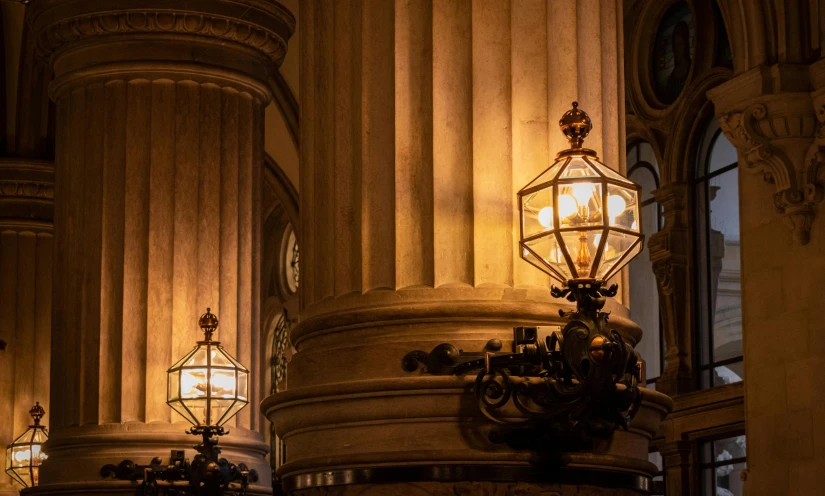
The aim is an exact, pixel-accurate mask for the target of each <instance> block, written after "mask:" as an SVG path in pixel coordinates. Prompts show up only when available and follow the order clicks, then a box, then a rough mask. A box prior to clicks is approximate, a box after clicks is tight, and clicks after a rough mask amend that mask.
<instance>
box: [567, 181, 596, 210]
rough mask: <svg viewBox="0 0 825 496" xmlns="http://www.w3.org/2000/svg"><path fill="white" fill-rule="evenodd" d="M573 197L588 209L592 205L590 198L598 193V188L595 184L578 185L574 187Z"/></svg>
mask: <svg viewBox="0 0 825 496" xmlns="http://www.w3.org/2000/svg"><path fill="white" fill-rule="evenodd" d="M571 189H572V190H573V197H574V198H575V199H576V201H577V202H578V203H579V205H580V206H582V207H586V206H587V204H588V203H590V198H591V197H592V196H593V193H595V192H596V186H595V185H594V184H593V183H578V184H574V185H572V188H571Z"/></svg>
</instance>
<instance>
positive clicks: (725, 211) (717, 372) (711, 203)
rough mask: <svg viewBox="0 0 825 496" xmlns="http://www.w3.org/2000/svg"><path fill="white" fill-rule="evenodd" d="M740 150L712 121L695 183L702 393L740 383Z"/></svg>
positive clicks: (705, 138) (698, 164)
mask: <svg viewBox="0 0 825 496" xmlns="http://www.w3.org/2000/svg"><path fill="white" fill-rule="evenodd" d="M738 186H739V183H738V169H737V156H736V149H735V148H734V147H733V145H731V143H730V141H728V139H727V138H726V137H725V135H724V134H722V131H721V130H720V129H719V122H718V121H717V120H716V119H713V120H712V121H711V122H710V123H709V124H708V126H707V128H706V130H705V133H704V135H703V137H702V143H701V146H700V150H699V161H698V163H697V167H696V175H695V178H694V188H693V192H694V205H695V211H694V213H695V223H694V225H695V226H696V229H695V232H696V236H695V240H696V243H695V247H694V248H695V260H696V263H695V265H694V266H695V286H694V287H695V288H696V291H695V302H694V310H695V321H696V330H697V331H698V340H697V341H698V346H697V352H698V358H699V363H698V365H699V371H700V387H702V388H706V387H713V386H721V385H724V384H731V383H734V382H739V381H741V380H742V300H741V282H740V275H739V271H740V265H739V187H738Z"/></svg>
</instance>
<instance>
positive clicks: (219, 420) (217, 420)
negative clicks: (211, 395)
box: [210, 398, 235, 425]
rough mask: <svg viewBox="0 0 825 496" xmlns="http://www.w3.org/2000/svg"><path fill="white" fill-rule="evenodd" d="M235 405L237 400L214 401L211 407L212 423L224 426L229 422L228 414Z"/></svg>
mask: <svg viewBox="0 0 825 496" xmlns="http://www.w3.org/2000/svg"><path fill="white" fill-rule="evenodd" d="M234 403H235V399H234V398H233V399H225V400H212V402H211V403H210V407H211V409H212V423H213V424H215V425H223V424H224V422H226V421H227V420H229V416H227V412H228V411H229V409H230V408H231V407H232V405H233V404H234Z"/></svg>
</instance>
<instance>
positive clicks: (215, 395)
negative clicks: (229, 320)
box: [166, 309, 249, 427]
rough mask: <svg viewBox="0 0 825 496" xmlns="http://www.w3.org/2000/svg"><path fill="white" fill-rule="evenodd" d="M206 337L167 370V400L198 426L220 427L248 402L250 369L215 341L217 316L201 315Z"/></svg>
mask: <svg viewBox="0 0 825 496" xmlns="http://www.w3.org/2000/svg"><path fill="white" fill-rule="evenodd" d="M200 326H201V328H202V329H203V330H204V333H205V337H204V340H203V341H198V343H197V345H196V346H195V347H194V348H193V349H192V351H190V352H189V353H187V354H186V355H185V356H184V357H183V358H181V359H180V360H178V362H177V363H175V364H174V365H173V366H172V367H170V368H169V370H168V371H167V375H168V383H167V384H168V389H167V395H166V403H167V404H168V405H169V406H171V407H172V409H174V410H175V411H176V412H178V413H180V414H181V415H182V416H183V417H184V418H185V419H186V420H188V421H189V422H190V423H191V424H192V425H194V426H196V427H207V426H211V427H219V426H222V425H224V424H225V423H226V422H227V421H228V420H229V419H231V418H232V417H233V416H234V415H235V414H236V413H238V412H239V411H240V410H241V409H242V408H243V407H245V406H246V405H247V404H248V403H249V396H248V394H247V391H248V388H249V386H248V377H249V370H247V369H246V367H244V366H243V365H241V364H240V363H239V362H238V361H237V360H235V358H233V357H232V355H230V354H229V353H228V352H227V351H226V350H225V349H223V347H222V346H221V343H220V342H219V341H212V333H213V332H214V331H215V329H216V328H217V327H218V319H217V317H215V316H214V315H213V314H212V313H210V310H209V309H207V310H206V313H205V314H204V315H203V316H201V319H200Z"/></svg>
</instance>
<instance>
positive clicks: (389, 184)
mask: <svg viewBox="0 0 825 496" xmlns="http://www.w3.org/2000/svg"><path fill="white" fill-rule="evenodd" d="M621 12H622V6H621V2H620V1H616V0H601V1H600V0H580V1H573V0H563V1H561V0H560V1H553V2H546V1H544V0H533V1H530V0H421V1H406V0H405V1H401V0H399V1H395V2H392V1H389V0H364V1H340V2H324V1H319V0H307V1H304V2H301V11H300V14H299V20H300V23H301V26H300V29H299V32H300V33H301V41H300V47H301V48H300V51H301V53H300V61H301V62H300V63H301V102H300V105H301V192H300V202H301V203H300V209H301V230H300V231H301V241H300V242H301V287H300V291H301V299H302V310H301V321H300V323H299V324H298V325H297V326H296V327H294V328H293V330H292V333H291V340H292V343H293V345H294V346H295V347H296V349H297V353H296V354H295V356H294V357H293V359H292V361H291V363H290V364H289V368H288V376H289V385H288V389H287V390H286V391H284V392H279V393H277V394H275V395H273V396H270V397H269V398H267V399H266V400H264V403H263V406H262V409H263V411H264V412H265V413H266V415H267V417H268V418H269V419H270V420H272V421H273V422H274V424H275V428H276V430H277V432H278V433H279V435H280V436H281V438H282V439H283V440H284V443H285V444H286V455H287V463H286V464H285V465H283V466H282V467H281V468H280V469H279V472H278V474H279V476H280V477H282V478H283V480H284V487H285V489H287V490H288V491H295V492H296V494H303V493H302V492H301V491H302V489H300V488H306V489H305V491H306V493H305V494H316V493H315V492H311V491H312V490H311V489H309V488H311V487H313V486H319V485H321V486H322V485H327V484H340V483H353V482H364V483H368V482H370V481H373V480H376V478H378V477H389V480H395V481H397V483H398V484H402V483H408V482H409V483H413V485H407V486H404V487H400V486H399V487H396V488H395V489H392V490H389V492H388V493H384V492H380V491H383V490H385V489H379V488H380V487H381V486H374V488H375V489H369V488H366V489H365V486H364V485H359V484H355V485H350V486H349V487H350V489H351V491H352V492H348V491H350V489H345V490H343V492H341V493H340V494H373V493H372V492H370V491H373V490H374V491H377V492H376V493H375V494H379V493H380V494H389V493H392V494H454V492H453V491H455V494H488V493H489V494H504V493H505V492H504V490H505V489H506V487H509V486H511V485H513V484H514V483H512V482H507V480H508V479H507V477H508V476H501V477H502V478H503V479H504V481H499V482H489V484H488V483H485V484H487V485H486V486H485V488H486V489H483V491H487V492H461V491H463V490H462V489H461V488H460V487H459V486H460V485H461V484H464V482H462V481H466V480H467V479H468V478H473V479H474V480H484V479H485V478H487V477H489V478H495V477H496V476H495V475H494V474H503V473H509V474H511V475H512V473H517V472H518V470H520V469H523V468H526V467H530V466H531V464H532V463H534V462H536V461H537V460H538V458H539V457H540V456H541V455H539V454H537V453H535V452H532V451H530V450H519V451H514V450H513V449H511V448H508V447H507V446H504V445H501V444H494V443H492V442H491V441H490V440H489V439H488V434H489V432H490V425H489V424H488V423H486V422H485V421H484V420H483V417H482V416H481V413H480V412H479V410H478V408H477V406H476V400H475V397H474V396H473V394H472V392H471V386H472V378H473V377H474V375H475V374H473V375H472V376H468V377H466V378H462V377H452V376H447V377H435V376H430V375H426V374H422V373H421V371H418V372H414V373H407V372H405V371H404V370H403V369H402V368H401V359H402V357H403V356H404V355H405V354H406V353H407V352H408V351H411V350H424V351H430V350H431V349H432V348H433V347H434V346H436V345H438V344H439V343H443V342H448V343H453V344H455V345H456V346H457V347H458V348H460V349H463V350H465V351H474V352H480V351H482V349H483V348H484V346H485V343H486V342H487V341H488V340H489V339H491V338H498V339H500V340H501V341H502V342H503V343H504V349H505V350H508V349H509V347H510V346H511V344H512V342H513V331H512V328H513V326H517V325H540V326H558V325H559V324H561V323H562V319H561V318H560V317H559V309H561V308H565V309H570V307H569V305H568V304H567V302H560V301H559V300H553V299H552V298H551V297H550V292H549V279H548V278H547V277H546V276H543V274H542V273H541V272H539V271H538V270H536V269H535V268H533V267H531V266H530V265H529V264H527V263H525V262H523V261H522V260H521V259H520V257H519V254H518V252H517V240H518V236H519V226H518V210H517V204H516V192H517V191H518V190H519V189H521V188H522V187H523V186H524V185H526V184H527V183H528V182H529V181H530V180H531V179H533V178H534V177H535V176H537V175H538V174H539V173H540V172H541V171H543V170H544V169H546V168H547V167H548V166H549V164H550V163H551V162H552V161H553V159H554V158H555V154H556V152H557V151H560V150H562V149H564V148H567V146H568V144H567V142H566V140H565V138H564V136H563V135H562V134H561V133H560V132H559V131H558V119H559V118H560V117H561V116H562V114H563V113H564V112H565V111H567V110H569V108H570V105H571V102H573V101H574V100H578V102H579V105H580V106H581V108H582V109H585V110H586V111H587V112H588V113H589V114H590V117H591V118H592V120H593V123H594V130H593V132H591V134H590V137H589V138H588V143H587V144H588V147H590V148H593V149H595V150H596V151H597V152H598V153H599V155H600V157H601V158H602V160H603V161H604V162H605V163H607V164H609V165H611V166H613V167H616V168H618V169H621V168H623V161H624V156H625V153H624V120H623V115H624V109H623V102H624V90H623V83H622V80H623V75H622V67H623V62H622V52H621V47H622V39H623V38H622V33H621ZM607 309H608V310H610V311H612V315H611V323H612V324H613V325H614V326H615V327H616V328H617V329H618V330H620V332H622V333H623V334H624V335H625V336H626V337H627V338H628V340H629V341H630V342H632V343H634V344H635V343H636V342H638V339H639V338H640V337H641V331H640V329H639V328H638V327H637V326H635V324H633V323H632V322H630V321H629V320H628V319H626V316H627V309H626V308H625V307H624V306H622V305H621V304H620V303H618V302H616V301H611V302H609V303H608V307H607ZM669 402H670V400H669V399H668V398H667V397H665V396H663V395H661V394H658V393H654V392H646V394H645V402H644V406H643V408H642V411H641V413H640V414H639V416H638V417H637V420H636V423H635V424H634V428H633V429H632V430H631V431H630V432H616V433H615V434H614V436H613V439H612V440H610V441H605V442H601V443H596V446H595V447H593V449H592V450H591V451H590V452H587V453H564V454H563V459H564V465H565V466H566V467H578V468H582V469H585V470H602V471H604V470H606V471H609V472H610V474H609V475H611V476H613V475H617V474H618V477H617V478H616V479H612V482H610V483H614V482H615V481H616V480H618V479H621V478H622V477H625V476H627V475H629V476H630V478H633V477H637V476H638V477H641V478H644V477H649V475H650V473H651V472H650V471H651V470H653V469H652V465H649V464H648V462H647V450H648V440H649V438H650V437H651V436H652V435H653V434H654V433H655V431H656V428H657V426H658V423H659V420H660V419H661V417H662V416H663V415H664V414H665V413H666V410H667V407H668V405H669ZM409 467H418V469H415V470H412V469H410V468H409ZM402 468H403V470H402ZM361 469H363V470H361ZM393 469H399V470H397V471H395V472H393V471H392V470H393ZM511 469H515V470H516V472H507V471H508V470H511ZM358 470H361V471H360V472H359V471H358ZM416 470H417V471H416ZM462 470H463V472H462ZM470 471H472V474H474V475H469V474H470ZM436 473H437V474H436ZM479 474H480V475H479ZM509 480H512V479H509ZM623 480H627V479H623ZM404 481H407V482H404ZM590 482H591V483H592V484H596V485H600V484H602V482H599V481H597V480H596V479H595V478H592V479H591V480H590ZM573 484H574V485H577V484H579V482H575V483H573ZM581 484H582V487H584V486H586V485H587V484H588V483H587V482H582V483H581ZM604 484H608V482H604ZM630 485H632V484H630ZM539 486H540V487H538V486H537V487H536V489H535V490H536V491H539V489H541V490H542V491H543V490H549V491H562V490H564V491H568V492H565V493H564V494H568V493H569V491H570V490H572V489H571V486H570V484H567V485H564V484H562V483H561V482H558V481H557V482H550V483H545V484H544V485H539ZM562 486H564V487H562ZM502 487H503V488H505V489H502ZM628 487H629V486H628ZM314 490H317V489H314ZM499 490H501V491H502V492H498V491H499ZM594 490H596V491H601V489H600V488H598V487H597V488H595V489H594ZM360 491H366V492H360ZM393 491H395V492H393ZM478 491H482V489H479V490H478ZM627 491H629V492H628V494H636V493H635V492H634V490H633V489H632V488H631V489H627ZM335 494H339V493H335ZM508 494H509V493H508ZM530 494H532V493H530ZM536 494H537V493H536ZM551 494H552V493H551ZM587 494H596V493H587ZM598 494H602V492H598ZM604 494H616V493H614V492H609V493H604Z"/></svg>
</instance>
